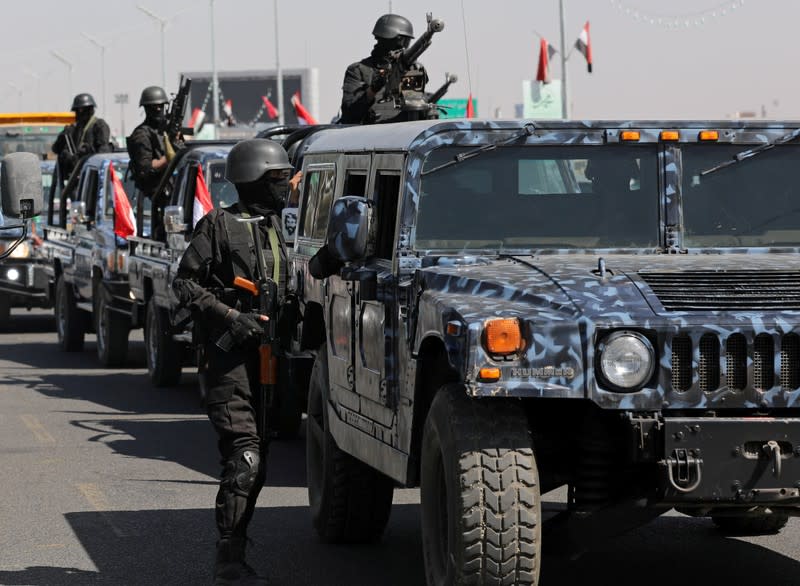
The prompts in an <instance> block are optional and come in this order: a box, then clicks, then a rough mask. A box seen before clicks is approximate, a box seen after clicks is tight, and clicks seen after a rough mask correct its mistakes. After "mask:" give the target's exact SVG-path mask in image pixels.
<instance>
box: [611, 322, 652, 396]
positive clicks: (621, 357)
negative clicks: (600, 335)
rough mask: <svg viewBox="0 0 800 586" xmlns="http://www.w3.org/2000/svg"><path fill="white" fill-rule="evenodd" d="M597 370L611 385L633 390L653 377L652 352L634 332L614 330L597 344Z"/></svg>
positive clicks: (648, 345) (650, 347) (644, 339)
mask: <svg viewBox="0 0 800 586" xmlns="http://www.w3.org/2000/svg"><path fill="white" fill-rule="evenodd" d="M598 355H599V358H600V360H599V363H600V373H601V374H602V376H603V378H604V379H605V380H606V381H607V382H608V383H609V384H611V386H613V387H617V388H619V389H624V390H632V389H637V388H638V387H641V386H642V385H644V384H645V383H646V382H647V381H648V380H650V377H651V376H653V369H654V368H655V352H654V351H653V345H652V344H651V343H650V340H648V339H647V338H645V337H644V336H643V335H641V334H639V333H638V332H614V333H613V334H611V335H609V336H608V337H607V338H605V339H604V340H603V341H602V342H600V344H599V346H598Z"/></svg>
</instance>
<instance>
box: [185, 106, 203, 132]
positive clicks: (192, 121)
mask: <svg viewBox="0 0 800 586" xmlns="http://www.w3.org/2000/svg"><path fill="white" fill-rule="evenodd" d="M205 118H206V113H205V112H203V111H202V110H201V109H200V108H195V109H194V110H192V117H191V118H189V128H197V129H199V128H201V127H202V126H203V121H204V120H205Z"/></svg>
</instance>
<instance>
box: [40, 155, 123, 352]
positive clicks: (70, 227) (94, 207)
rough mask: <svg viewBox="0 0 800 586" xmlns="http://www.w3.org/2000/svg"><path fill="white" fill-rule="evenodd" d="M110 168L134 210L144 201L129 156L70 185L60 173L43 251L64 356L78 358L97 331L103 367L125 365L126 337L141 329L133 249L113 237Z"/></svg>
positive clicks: (109, 160) (95, 162) (95, 165)
mask: <svg viewBox="0 0 800 586" xmlns="http://www.w3.org/2000/svg"><path fill="white" fill-rule="evenodd" d="M112 165H113V167H114V170H115V171H116V173H117V175H118V177H119V178H120V179H121V180H122V184H123V187H124V190H125V192H126V194H127V196H128V198H129V200H130V202H131V206H134V205H135V201H136V198H137V195H138V194H137V191H136V189H135V187H134V185H133V181H132V179H129V178H128V177H127V170H128V155H127V153H123V152H115V153H104V154H97V155H92V156H90V157H88V158H87V159H85V160H84V161H83V162H82V166H81V169H80V172H79V173H75V174H73V176H72V177H71V178H70V179H69V181H67V183H66V185H62V182H61V180H60V174H59V172H58V168H56V172H55V180H54V182H53V187H52V189H51V190H50V194H49V197H48V200H49V201H48V203H49V206H48V214H47V221H46V223H45V226H44V241H43V243H42V252H43V255H44V256H45V257H46V258H47V259H48V261H49V265H48V272H49V275H48V277H49V286H50V289H51V291H52V292H53V294H54V298H55V317H56V331H57V333H58V344H59V346H60V347H61V349H62V350H64V351H66V352H77V351H80V350H82V349H83V342H84V335H85V334H86V332H89V331H95V332H96V333H97V355H98V358H99V359H100V362H102V363H103V365H105V366H117V365H120V364H122V363H123V362H124V361H125V358H126V356H127V351H128V334H129V332H130V329H131V327H132V325H134V324H135V321H134V320H132V319H131V312H132V309H133V307H134V306H133V299H132V297H131V295H130V287H129V285H128V276H127V271H128V242H127V240H126V239H125V238H121V237H120V236H117V235H116V234H115V232H114V219H115V218H114V213H115V211H114V197H113V187H112V181H111V173H110V169H111V166H112Z"/></svg>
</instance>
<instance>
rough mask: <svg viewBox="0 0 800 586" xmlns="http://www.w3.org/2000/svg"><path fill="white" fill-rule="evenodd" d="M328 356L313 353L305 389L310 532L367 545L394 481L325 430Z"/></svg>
mask: <svg viewBox="0 0 800 586" xmlns="http://www.w3.org/2000/svg"><path fill="white" fill-rule="evenodd" d="M327 403H328V354H327V349H326V348H325V347H324V346H323V347H322V348H321V349H320V350H319V351H318V352H317V355H316V360H315V361H314V367H313V369H312V371H311V384H310V388H309V391H308V411H307V413H308V418H307V419H306V472H307V478H308V500H309V503H310V506H311V519H312V522H313V525H314V529H315V530H316V531H317V534H318V535H319V536H320V538H321V539H322V541H324V542H327V543H371V542H374V541H377V540H378V539H380V537H381V535H383V531H384V529H385V528H386V523H387V522H388V521H389V514H390V512H391V508H392V496H393V491H394V483H393V482H392V480H391V479H390V478H388V477H386V476H384V475H383V474H381V473H380V472H378V471H377V470H374V469H373V468H370V467H369V466H367V465H366V464H364V463H363V462H361V461H360V460H357V459H355V458H354V457H352V456H350V455H349V454H346V453H345V452H343V451H342V450H340V449H339V447H338V446H337V445H336V441H335V440H334V439H333V436H331V432H330V428H329V426H328V410H327Z"/></svg>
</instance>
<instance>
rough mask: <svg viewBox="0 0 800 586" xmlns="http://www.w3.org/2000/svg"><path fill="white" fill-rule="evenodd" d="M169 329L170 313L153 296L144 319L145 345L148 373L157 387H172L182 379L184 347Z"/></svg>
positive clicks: (148, 303)
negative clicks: (173, 337) (157, 303)
mask: <svg viewBox="0 0 800 586" xmlns="http://www.w3.org/2000/svg"><path fill="white" fill-rule="evenodd" d="M169 329H170V322H169V315H168V314H167V312H166V311H164V310H163V309H161V308H160V307H159V306H158V305H156V301H155V298H154V297H151V298H150V301H148V302H147V314H146V317H145V321H144V345H145V355H146V356H147V374H149V375H150V382H151V383H153V385H154V386H156V387H172V386H175V385H177V384H178V381H180V379H181V367H182V365H183V347H182V345H181V344H178V343H177V342H175V340H173V339H172V335H171V334H170V331H169Z"/></svg>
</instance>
